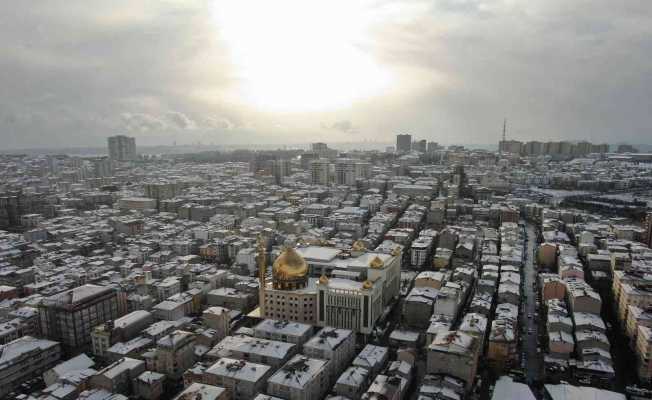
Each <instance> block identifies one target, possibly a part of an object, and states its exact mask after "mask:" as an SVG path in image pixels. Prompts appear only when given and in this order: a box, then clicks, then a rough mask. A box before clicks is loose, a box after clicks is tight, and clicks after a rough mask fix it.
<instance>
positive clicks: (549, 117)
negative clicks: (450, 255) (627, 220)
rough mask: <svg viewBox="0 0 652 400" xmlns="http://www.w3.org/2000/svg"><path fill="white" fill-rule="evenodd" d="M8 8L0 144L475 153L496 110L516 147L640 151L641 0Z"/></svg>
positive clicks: (1, 29)
mask: <svg viewBox="0 0 652 400" xmlns="http://www.w3.org/2000/svg"><path fill="white" fill-rule="evenodd" d="M252 7H258V12H257V13H252V12H250V9H251V8H252ZM261 7H262V8H261ZM6 8H7V9H6V10H4V11H3V13H2V14H3V20H2V21H3V23H2V24H0V33H1V34H2V36H3V38H5V42H6V44H7V45H8V46H7V49H6V51H5V54H4V56H3V63H2V64H1V65H0V72H1V73H0V84H2V87H3V88H4V92H5V94H4V96H2V99H0V100H1V102H0V135H1V136H2V138H3V140H4V143H3V147H4V148H5V149H21V148H34V147H42V145H43V143H47V142H50V143H52V144H56V145H57V146H60V147H68V146H73V145H74V146H80V147H86V146H91V147H95V146H101V145H102V144H103V142H104V140H105V139H104V138H105V137H107V136H113V135H118V134H125V135H128V136H133V137H136V138H137V140H138V142H139V143H141V144H142V145H144V146H152V145H172V144H173V143H175V142H177V143H179V144H188V143H197V142H202V143H219V144H224V145H238V144H242V145H246V144H247V143H253V142H255V143H270V144H272V143H281V144H289V143H299V142H305V143H308V142H311V141H323V142H330V143H334V142H349V141H360V142H363V141H365V140H366V141H378V142H392V141H393V138H394V135H395V134H396V133H398V132H409V133H412V134H413V135H415V136H418V137H421V138H424V139H426V140H428V141H436V142H439V143H451V141H452V140H451V138H454V139H455V143H459V144H488V143H495V142H496V141H497V138H499V136H500V133H501V125H502V121H503V118H504V117H507V118H508V119H509V121H510V123H509V128H508V137H510V138H514V139H518V140H523V141H528V140H534V139H538V138H539V140H541V139H544V140H562V139H563V140H567V139H568V140H588V141H592V142H596V143H597V142H608V143H613V142H616V141H622V142H627V143H632V144H639V143H643V144H649V139H648V137H649V136H650V135H649V132H650V130H649V127H650V126H651V125H652V124H651V123H650V122H652V121H651V120H650V115H649V113H648V111H647V110H648V109H649V106H650V97H649V93H650V89H651V86H652V83H651V82H650V80H649V73H648V71H649V66H650V61H651V60H650V57H651V56H650V54H651V52H649V51H648V50H649V46H650V39H649V38H650V37H651V36H652V35H650V29H651V28H650V26H652V24H650V23H649V22H650V20H651V18H652V13H651V10H650V7H647V6H646V4H645V2H640V1H625V2H623V3H622V4H619V6H618V7H613V4H612V3H611V2H607V1H594V2H590V3H585V2H572V3H569V2H561V1H532V2H526V3H518V2H512V1H498V2H484V1H463V2H456V1H421V0H411V1H404V2H400V3H396V2H390V1H354V2H343V1H335V2H328V3H323V4H319V5H318V6H316V7H312V8H311V7H308V6H306V5H302V3H301V2H292V1H278V2H274V4H273V5H262V4H260V3H255V2H246V1H245V2H236V1H221V2H211V1H190V2H175V1H167V2H141V3H139V4H137V5H136V4H133V3H132V2H129V3H122V4H121V3H115V2H111V3H109V2H105V3H96V4H94V6H93V7H89V6H86V5H85V4H84V3H77V2H66V4H65V7H61V4H60V3H58V2H50V3H48V4H40V5H39V7H33V6H32V5H30V4H25V3H19V4H12V6H11V8H9V7H6ZM587 9H588V10H590V12H588V13H587V12H586V10H587ZM334 26H337V29H333V27H334ZM31 27H37V29H32V28H31ZM262 32H265V34H263V33H262ZM297 32H300V33H301V34H300V35H299V34H297Z"/></svg>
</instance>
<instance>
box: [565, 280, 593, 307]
mask: <svg viewBox="0 0 652 400" xmlns="http://www.w3.org/2000/svg"><path fill="white" fill-rule="evenodd" d="M566 288H567V294H568V308H569V310H570V311H571V312H572V313H575V312H585V313H591V314H596V315H600V310H601V308H602V299H601V298H600V295H599V294H598V293H597V292H596V291H595V290H593V288H591V286H590V285H589V284H588V283H586V282H585V281H583V280H577V279H572V280H567V281H566Z"/></svg>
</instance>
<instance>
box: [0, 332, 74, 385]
mask: <svg viewBox="0 0 652 400" xmlns="http://www.w3.org/2000/svg"><path fill="white" fill-rule="evenodd" d="M60 358H61V346H60V345H59V343H57V342H53V341H51V340H45V339H37V338H34V337H31V336H23V337H21V338H19V339H16V340H14V341H12V342H9V343H7V344H5V345H2V346H0V397H4V396H6V395H7V394H8V393H10V392H11V391H12V390H13V389H14V388H16V387H18V386H20V385H21V384H22V383H24V382H25V381H27V380H28V379H31V378H34V377H37V376H39V375H41V374H43V373H44V372H45V371H47V370H49V369H50V368H52V367H54V366H55V365H56V364H57V363H58V362H59V359H60Z"/></svg>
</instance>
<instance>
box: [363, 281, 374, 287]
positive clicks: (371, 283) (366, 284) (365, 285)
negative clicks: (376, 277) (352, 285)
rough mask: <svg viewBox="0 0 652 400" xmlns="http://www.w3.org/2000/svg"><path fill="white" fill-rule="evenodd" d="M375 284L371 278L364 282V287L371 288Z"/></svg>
mask: <svg viewBox="0 0 652 400" xmlns="http://www.w3.org/2000/svg"><path fill="white" fill-rule="evenodd" d="M373 286H374V283H373V282H372V281H370V280H368V279H367V280H366V281H364V282H363V283H362V288H363V289H371V288H372V287H373Z"/></svg>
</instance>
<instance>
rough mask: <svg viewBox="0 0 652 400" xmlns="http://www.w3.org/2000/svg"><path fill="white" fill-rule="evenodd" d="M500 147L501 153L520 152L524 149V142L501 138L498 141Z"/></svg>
mask: <svg viewBox="0 0 652 400" xmlns="http://www.w3.org/2000/svg"><path fill="white" fill-rule="evenodd" d="M498 149H499V150H500V152H501V153H513V154H520V153H521V151H522V150H523V142H520V141H518V140H501V141H500V142H499V143H498Z"/></svg>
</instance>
